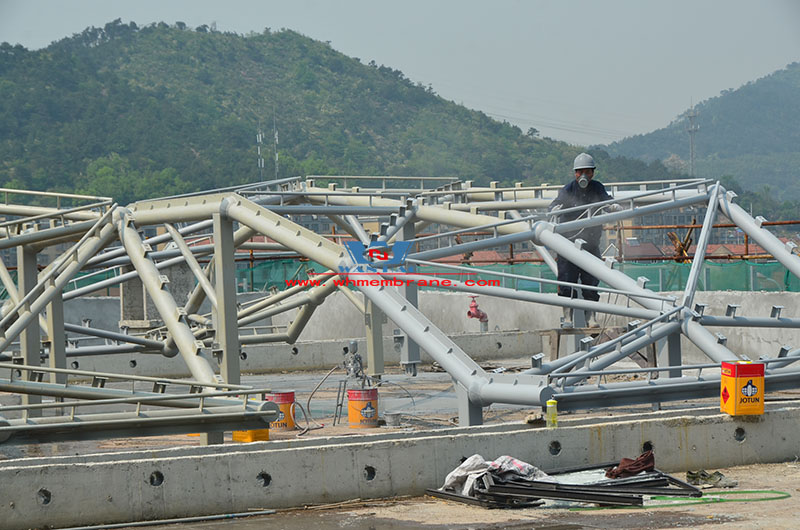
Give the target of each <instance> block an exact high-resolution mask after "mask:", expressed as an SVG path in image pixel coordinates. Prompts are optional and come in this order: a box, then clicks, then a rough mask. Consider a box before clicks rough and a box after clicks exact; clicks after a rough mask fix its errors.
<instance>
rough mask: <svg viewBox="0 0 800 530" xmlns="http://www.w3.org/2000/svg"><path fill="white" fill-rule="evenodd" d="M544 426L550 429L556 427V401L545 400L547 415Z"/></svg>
mask: <svg viewBox="0 0 800 530" xmlns="http://www.w3.org/2000/svg"><path fill="white" fill-rule="evenodd" d="M545 424H546V425H547V427H548V428H550V429H555V428H556V427H558V401H556V400H555V399H548V400H547V413H546V414H545Z"/></svg>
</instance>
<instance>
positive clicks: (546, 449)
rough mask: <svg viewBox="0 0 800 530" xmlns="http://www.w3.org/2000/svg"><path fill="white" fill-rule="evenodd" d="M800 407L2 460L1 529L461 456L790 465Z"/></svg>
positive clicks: (308, 495) (119, 515)
mask: <svg viewBox="0 0 800 530" xmlns="http://www.w3.org/2000/svg"><path fill="white" fill-rule="evenodd" d="M799 419H800V407H798V406H797V405H778V404H770V406H768V411H767V412H766V413H765V415H764V416H760V417H750V418H732V417H729V416H726V415H720V414H717V413H715V411H714V409H713V408H712V409H706V410H704V411H697V410H695V411H685V412H684V413H682V414H680V413H676V412H675V411H671V412H663V413H650V414H646V415H644V416H643V415H638V414H637V415H629V416H620V417H616V418H614V421H612V422H608V421H605V420H603V421H598V420H587V419H585V418H584V419H581V420H562V421H561V423H560V427H559V428H558V429H544V428H534V427H531V426H528V425H519V424H504V425H494V426H486V427H479V428H456V429H443V430H438V431H426V432H415V433H402V432H395V433H388V434H375V435H358V436H355V437H349V436H348V437H339V438H322V439H308V440H298V441H280V442H262V443H255V444H249V445H241V446H239V445H226V446H222V447H191V448H178V449H168V450H159V451H138V452H126V453H115V454H100V455H86V456H80V457H75V456H66V457H53V458H33V459H19V460H9V461H5V462H2V463H0V484H3V485H4V487H3V488H2V490H3V494H2V502H1V503H0V520H2V521H3V528H4V529H7V530H17V529H24V528H32V527H43V526H69V525H83V524H93V523H101V522H102V523H114V522H130V521H138V520H148V519H157V518H170V517H183V516H195V515H208V514H218V513H230V512H243V511H247V510H249V509H255V508H283V507H293V506H302V505H304V504H313V503H329V502H339V501H345V500H349V499H354V498H362V499H368V498H377V497H386V496H396V495H420V494H422V493H423V492H424V490H425V489H426V488H431V487H438V486H440V485H441V483H442V481H443V480H444V477H445V475H446V474H447V473H448V472H449V471H451V470H452V469H453V468H454V467H456V466H457V465H458V463H459V461H460V459H461V458H462V457H464V456H469V455H471V454H474V453H479V454H482V455H483V456H484V457H486V458H495V457H498V456H501V455H504V454H508V455H513V456H516V457H518V458H521V459H522V460H525V461H527V462H530V463H532V464H534V465H536V466H538V467H540V468H542V469H545V470H546V469H551V468H556V467H566V466H575V465H582V464H597V463H603V462H608V461H614V460H618V459H619V458H621V457H633V456H637V455H638V454H639V453H641V452H642V449H643V447H644V446H645V445H649V446H652V447H653V449H654V451H655V453H656V464H657V466H658V467H659V468H661V469H663V470H666V471H673V472H677V471H682V470H686V469H689V468H720V467H727V466H735V465H744V464H752V463H762V462H763V463H766V462H782V461H787V460H790V459H792V458H795V455H796V453H797V447H796V437H795V435H794V434H795V426H796V425H797V422H798V420H799Z"/></svg>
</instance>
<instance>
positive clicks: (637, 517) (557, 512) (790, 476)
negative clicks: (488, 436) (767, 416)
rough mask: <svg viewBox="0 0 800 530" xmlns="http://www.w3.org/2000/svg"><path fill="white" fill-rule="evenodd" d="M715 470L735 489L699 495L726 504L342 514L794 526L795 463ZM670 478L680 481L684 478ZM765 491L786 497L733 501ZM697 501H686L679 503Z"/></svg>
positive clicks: (455, 507) (798, 474) (465, 521)
mask: <svg viewBox="0 0 800 530" xmlns="http://www.w3.org/2000/svg"><path fill="white" fill-rule="evenodd" d="M709 471H711V470H709ZM721 471H722V472H723V474H725V476H726V477H729V478H732V479H736V480H738V481H739V486H738V487H737V488H734V489H715V488H711V489H707V490H704V492H703V493H704V496H705V497H706V500H708V499H709V498H713V497H716V496H717V495H718V494H720V493H721V495H720V496H719V497H718V498H721V499H725V500H726V502H715V503H708V504H693V505H684V506H679V507H677V506H676V507H661V508H647V507H645V508H639V509H596V510H575V509H545V508H528V509H520V510H486V509H484V508H481V507H477V506H467V505H463V504H458V503H453V502H448V501H442V500H439V499H433V498H419V499H412V500H409V501H408V502H405V503H401V504H392V505H388V506H370V507H367V508H362V509H357V510H351V511H349V512H347V513H348V514H349V515H351V516H352V517H366V518H373V520H374V523H376V524H375V528H380V521H381V520H387V521H407V522H408V523H410V524H411V525H413V526H418V527H425V526H426V525H429V524H431V523H437V524H441V523H442V522H447V523H448V526H450V527H451V528H550V529H556V528H678V527H684V528H685V527H689V528H692V527H698V526H701V525H712V524H713V525H717V526H720V527H723V528H731V529H734V528H742V529H745V528H746V529H748V530H751V529H754V528H770V529H778V528H780V529H797V528H800V464H798V463H796V462H792V463H783V464H759V465H749V466H741V467H733V468H730V469H724V470H721ZM675 475H676V476H677V477H678V478H682V479H683V478H685V474H678V473H675ZM766 490H769V491H780V492H784V493H788V494H789V495H791V497H789V498H785V499H780V500H774V501H737V499H756V498H762V499H763V498H766V497H771V496H772V497H775V496H777V495H771V494H765V493H745V492H748V491H766ZM733 492H741V493H733ZM699 500H700V499H686V501H685V502H687V503H693V502H697V501H699Z"/></svg>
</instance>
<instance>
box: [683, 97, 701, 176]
mask: <svg viewBox="0 0 800 530" xmlns="http://www.w3.org/2000/svg"><path fill="white" fill-rule="evenodd" d="M686 117H687V118H689V126H688V127H687V128H686V132H688V133H689V176H690V177H693V176H694V135H695V133H696V132H697V131H699V130H700V126H699V125H697V124H695V122H694V119H695V118H696V117H697V111H696V110H694V108H692V109H691V110H689V113H688V114H687V115H686Z"/></svg>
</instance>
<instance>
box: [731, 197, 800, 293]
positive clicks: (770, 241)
mask: <svg viewBox="0 0 800 530" xmlns="http://www.w3.org/2000/svg"><path fill="white" fill-rule="evenodd" d="M734 196H735V195H734V194H732V192H728V193H726V194H724V195H722V196H721V197H720V198H719V205H720V208H721V209H722V213H723V214H725V215H726V216H727V217H728V218H729V219H730V220H731V221H733V222H734V223H736V225H737V226H738V227H739V228H741V229H742V231H744V233H746V234H747V235H748V236H750V237H751V238H753V240H754V241H755V242H756V243H758V244H759V245H761V247H762V248H763V249H764V250H766V251H767V252H769V253H770V254H772V255H773V256H774V257H775V259H777V260H778V261H779V262H780V263H781V264H782V265H783V266H784V267H786V268H787V269H789V270H790V271H791V273H792V274H794V275H795V276H796V277H797V278H800V258H798V257H797V256H796V255H794V254H792V253H791V252H790V251H789V250H787V249H786V244H785V243H783V242H782V241H781V240H780V239H778V238H777V237H775V236H774V235H772V234H771V233H770V232H769V231H767V230H765V229H763V228H761V227H760V226H759V225H758V224H757V223H756V221H755V219H753V218H752V217H750V215H749V214H748V213H747V212H745V211H744V210H743V209H742V208H741V207H740V206H739V205H737V204H734V203H733V202H732V201H733V197H734Z"/></svg>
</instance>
